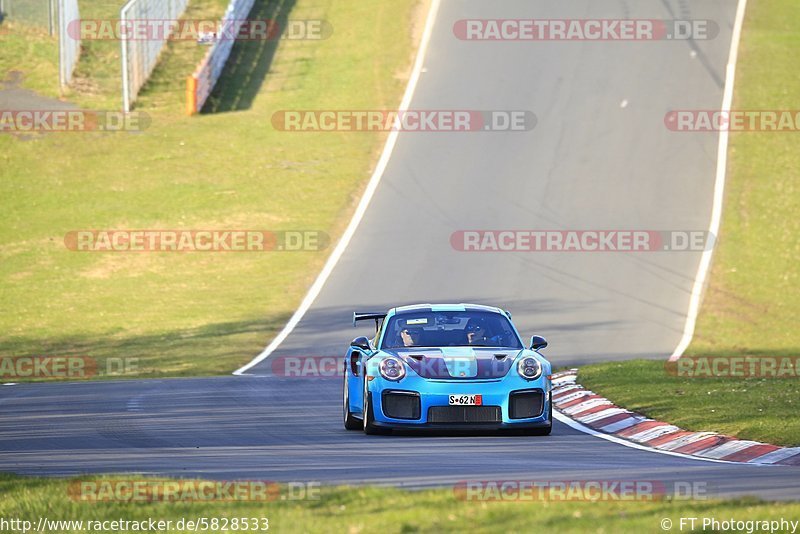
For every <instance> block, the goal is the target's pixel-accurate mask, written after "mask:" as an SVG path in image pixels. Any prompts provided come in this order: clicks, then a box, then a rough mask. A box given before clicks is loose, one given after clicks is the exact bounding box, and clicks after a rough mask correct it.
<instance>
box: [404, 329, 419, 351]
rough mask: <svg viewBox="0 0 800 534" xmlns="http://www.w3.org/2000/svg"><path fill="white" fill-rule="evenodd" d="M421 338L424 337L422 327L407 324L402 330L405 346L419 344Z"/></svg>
mask: <svg viewBox="0 0 800 534" xmlns="http://www.w3.org/2000/svg"><path fill="white" fill-rule="evenodd" d="M420 338H422V329H421V328H415V327H409V326H405V327H403V329H402V330H400V339H401V340H402V341H403V346H404V347H416V346H419V341H420Z"/></svg>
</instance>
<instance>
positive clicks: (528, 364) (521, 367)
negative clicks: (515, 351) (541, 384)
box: [517, 356, 542, 380]
mask: <svg viewBox="0 0 800 534" xmlns="http://www.w3.org/2000/svg"><path fill="white" fill-rule="evenodd" d="M517 372H518V373H519V376H521V377H522V378H524V379H525V380H536V379H537V378H539V377H540V376H542V364H540V363H539V360H537V359H536V358H532V357H530V356H528V357H526V358H522V359H521V360H520V361H519V363H517Z"/></svg>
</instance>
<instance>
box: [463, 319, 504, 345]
mask: <svg viewBox="0 0 800 534" xmlns="http://www.w3.org/2000/svg"><path fill="white" fill-rule="evenodd" d="M466 332H467V345H484V346H487V345H497V343H498V342H499V341H500V339H499V336H490V335H489V330H488V329H487V328H486V323H485V322H484V321H480V320H475V319H470V321H469V322H468V323H467V328H466Z"/></svg>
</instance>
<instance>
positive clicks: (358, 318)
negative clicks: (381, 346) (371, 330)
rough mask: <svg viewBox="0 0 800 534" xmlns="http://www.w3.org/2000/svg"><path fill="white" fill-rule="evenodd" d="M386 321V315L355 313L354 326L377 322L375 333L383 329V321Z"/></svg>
mask: <svg viewBox="0 0 800 534" xmlns="http://www.w3.org/2000/svg"><path fill="white" fill-rule="evenodd" d="M384 319H386V313H375V312H353V326H356V323H357V322H358V321H370V320H373V321H375V331H376V332H377V331H378V330H379V329H380V327H381V321H383V320H384Z"/></svg>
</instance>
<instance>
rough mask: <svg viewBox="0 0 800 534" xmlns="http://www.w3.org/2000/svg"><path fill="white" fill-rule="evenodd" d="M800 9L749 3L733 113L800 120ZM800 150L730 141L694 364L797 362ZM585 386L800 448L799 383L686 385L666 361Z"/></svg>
mask: <svg viewBox="0 0 800 534" xmlns="http://www.w3.org/2000/svg"><path fill="white" fill-rule="evenodd" d="M799 23H800V4H799V3H797V2H796V1H794V0H754V1H750V2H748V5H747V15H746V18H745V24H744V33H743V35H742V41H741V45H740V48H739V60H738V65H737V71H736V72H737V74H736V85H735V94H734V104H733V107H734V108H735V109H750V110H757V109H762V110H777V109H796V108H797V94H798V93H800V77H798V76H797V71H798V70H799V69H800V56H798V55H797V54H796V53H795V51H796V50H797V48H798V47H800V32H798V31H797V27H798V24H799ZM798 168H800V140H798V137H797V134H794V133H769V132H764V133H732V134H731V137H730V146H729V151H728V175H727V178H726V186H725V187H726V193H725V204H724V211H723V217H722V227H721V229H720V238H719V243H718V246H717V249H716V251H715V253H714V261H713V266H712V269H711V273H710V282H709V286H708V289H707V290H706V293H705V296H704V300H703V305H702V307H701V310H700V315H699V317H698V321H697V329H696V331H695V336H694V340H693V341H692V344H691V345H690V347H689V349H688V350H687V351H686V356H696V357H724V356H763V357H779V356H792V357H799V356H800V328H798V325H799V324H800V276H799V275H800V261H798V259H800V217H798V213H800V186H799V185H798V181H797V169H798ZM579 379H580V382H581V383H582V384H583V385H584V386H585V387H587V388H589V389H591V390H593V391H596V392H598V393H600V394H602V395H604V396H606V397H608V398H609V399H611V400H612V401H614V402H615V403H617V404H618V405H620V406H624V407H626V408H629V409H631V410H635V411H638V412H641V413H643V414H646V415H648V416H650V417H654V418H657V419H661V420H664V421H669V422H670V423H674V424H676V425H678V426H680V427H683V428H686V429H688V430H715V431H718V432H723V433H726V434H731V435H735V436H738V437H740V438H743V439H754V440H759V441H765V442H769V443H776V444H780V445H794V446H797V445H800V420H798V417H797V413H798V410H800V382H799V381H798V379H796V378H794V379H792V378H788V379H755V378H748V379H736V378H724V379H723V378H720V379H706V378H694V379H692V378H677V377H674V376H669V375H668V374H667V373H666V372H665V369H664V364H663V362H645V361H632V362H624V363H608V364H599V365H589V366H586V367H582V368H581V370H580V377H579Z"/></svg>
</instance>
